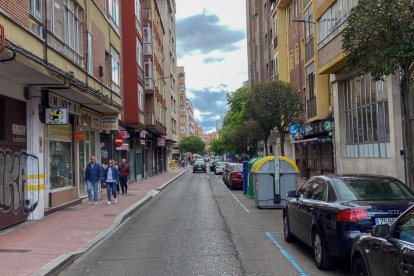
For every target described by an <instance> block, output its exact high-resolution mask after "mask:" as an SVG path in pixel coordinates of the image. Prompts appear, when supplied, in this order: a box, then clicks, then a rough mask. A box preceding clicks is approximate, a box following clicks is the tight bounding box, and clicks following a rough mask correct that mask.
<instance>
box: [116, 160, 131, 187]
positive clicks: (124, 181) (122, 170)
mask: <svg viewBox="0 0 414 276" xmlns="http://www.w3.org/2000/svg"><path fill="white" fill-rule="evenodd" d="M118 172H119V183H121V190H122V194H123V195H124V194H127V192H128V176H129V165H128V164H127V163H126V159H121V164H120V165H119V166H118Z"/></svg>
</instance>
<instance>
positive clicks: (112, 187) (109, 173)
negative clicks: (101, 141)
mask: <svg viewBox="0 0 414 276" xmlns="http://www.w3.org/2000/svg"><path fill="white" fill-rule="evenodd" d="M114 163H115V161H114V160H112V159H111V160H109V162H108V165H109V166H108V168H106V169H105V173H104V181H105V183H106V195H107V197H108V205H110V204H111V192H112V194H113V195H114V202H115V203H116V202H117V200H116V184H117V182H118V181H119V174H118V170H117V169H116V168H115V167H114Z"/></svg>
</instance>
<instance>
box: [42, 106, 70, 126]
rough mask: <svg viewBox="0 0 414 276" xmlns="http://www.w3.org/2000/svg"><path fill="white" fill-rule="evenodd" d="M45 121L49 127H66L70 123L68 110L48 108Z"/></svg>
mask: <svg viewBox="0 0 414 276" xmlns="http://www.w3.org/2000/svg"><path fill="white" fill-rule="evenodd" d="M45 121H46V124H47V125H66V124H67V123H68V110H67V109H66V108H57V107H55V108H46V109H45Z"/></svg>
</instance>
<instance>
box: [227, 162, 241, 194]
mask: <svg viewBox="0 0 414 276" xmlns="http://www.w3.org/2000/svg"><path fill="white" fill-rule="evenodd" d="M226 180H227V186H228V187H229V189H234V188H243V164H238V163H233V164H230V165H229V172H228V173H227V175H226Z"/></svg>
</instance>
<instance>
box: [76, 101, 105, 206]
mask: <svg viewBox="0 0 414 276" xmlns="http://www.w3.org/2000/svg"><path fill="white" fill-rule="evenodd" d="M100 128H101V115H100V114H98V113H95V112H93V111H90V110H86V109H81V115H80V117H79V124H78V127H77V131H76V132H75V141H77V142H78V158H79V165H78V183H79V186H78V187H79V197H81V198H84V197H86V196H87V191H86V189H87V186H86V182H85V169H86V165H87V164H88V163H89V160H90V157H91V156H95V157H96V160H97V162H98V163H100V162H101V154H100V153H101V152H100V148H99V146H100V142H99V131H100Z"/></svg>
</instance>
